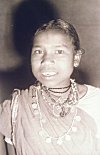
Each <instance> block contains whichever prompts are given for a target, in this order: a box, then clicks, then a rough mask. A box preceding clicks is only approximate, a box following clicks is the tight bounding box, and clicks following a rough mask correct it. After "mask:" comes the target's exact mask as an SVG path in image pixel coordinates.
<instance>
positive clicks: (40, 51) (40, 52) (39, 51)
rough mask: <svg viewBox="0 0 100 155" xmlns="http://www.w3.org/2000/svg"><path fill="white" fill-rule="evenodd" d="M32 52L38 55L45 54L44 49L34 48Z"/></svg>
mask: <svg viewBox="0 0 100 155" xmlns="http://www.w3.org/2000/svg"><path fill="white" fill-rule="evenodd" d="M32 53H33V54H34V55H38V54H43V51H42V50H34V51H33V52H32Z"/></svg>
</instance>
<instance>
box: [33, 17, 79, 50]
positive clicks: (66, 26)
mask: <svg viewBox="0 0 100 155" xmlns="http://www.w3.org/2000/svg"><path fill="white" fill-rule="evenodd" d="M50 29H57V30H61V31H64V33H65V34H67V35H68V36H70V37H71V39H72V44H73V45H74V49H75V50H76V51H77V50H80V40H79V36H78V34H77V32H76V30H75V28H74V26H73V25H71V24H70V23H68V22H65V21H63V20H62V19H56V20H51V21H49V22H48V23H46V24H43V25H42V26H41V27H40V28H38V29H37V31H36V32H35V35H34V37H35V36H36V35H37V34H38V33H40V32H42V31H47V30H50Z"/></svg>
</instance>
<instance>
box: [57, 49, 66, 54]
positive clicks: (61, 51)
mask: <svg viewBox="0 0 100 155" xmlns="http://www.w3.org/2000/svg"><path fill="white" fill-rule="evenodd" d="M56 54H64V50H56Z"/></svg>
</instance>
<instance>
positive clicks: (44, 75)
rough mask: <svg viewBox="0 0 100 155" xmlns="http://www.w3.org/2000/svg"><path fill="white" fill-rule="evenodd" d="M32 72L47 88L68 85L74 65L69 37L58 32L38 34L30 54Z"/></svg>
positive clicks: (72, 48) (49, 31)
mask: <svg viewBox="0 0 100 155" xmlns="http://www.w3.org/2000/svg"><path fill="white" fill-rule="evenodd" d="M31 65H32V72H33V74H34V76H35V77H36V79H37V80H38V81H40V82H41V83H42V84H43V85H45V86H47V87H63V86H66V85H68V84H69V81H70V76H71V74H72V72H73V65H74V46H73V44H72V41H71V39H70V37H69V36H66V34H64V33H63V32H61V31H58V30H48V31H46V32H40V33H38V34H37V35H36V36H35V38H34V42H33V48H32V54H31Z"/></svg>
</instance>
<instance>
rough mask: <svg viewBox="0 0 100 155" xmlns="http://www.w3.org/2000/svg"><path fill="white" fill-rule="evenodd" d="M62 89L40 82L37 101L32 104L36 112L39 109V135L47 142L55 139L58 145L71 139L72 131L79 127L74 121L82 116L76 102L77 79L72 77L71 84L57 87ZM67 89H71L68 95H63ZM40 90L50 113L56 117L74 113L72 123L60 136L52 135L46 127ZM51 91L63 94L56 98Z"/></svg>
mask: <svg viewBox="0 0 100 155" xmlns="http://www.w3.org/2000/svg"><path fill="white" fill-rule="evenodd" d="M60 89H62V90H63V91H55V90H56V88H47V87H45V86H43V85H41V84H39V86H38V87H37V91H36V96H35V101H34V102H33V104H32V107H33V110H34V112H35V111H38V114H39V122H40V127H41V130H40V131H39V135H40V136H41V137H42V138H43V139H44V140H45V142H46V143H52V142H53V141H56V143H57V144H58V145H61V144H62V143H63V141H64V140H70V138H71V136H70V133H71V132H76V131H77V127H75V126H74V122H75V121H80V120H81V118H80V116H77V108H76V104H78V100H79V94H78V88H77V85H76V82H75V80H73V79H71V80H70V85H69V86H68V87H63V88H57V90H60ZM67 91H69V95H68V97H67V98H64V97H62V96H63V95H62V94H64V93H66V92H67ZM39 92H40V93H41V96H42V98H43V100H44V104H45V106H46V108H47V110H48V113H49V114H50V115H51V116H53V117H54V118H57V119H59V118H65V117H68V116H69V115H71V113H72V117H71V123H70V125H69V127H68V128H66V131H65V132H64V133H62V134H61V135H60V136H51V135H50V134H49V133H48V131H47V130H46V129H45V127H44V123H45V120H44V119H43V114H42V111H41V108H40V103H39V96H38V94H39ZM51 92H53V93H57V94H58V93H59V94H61V96H60V97H59V98H58V99H57V100H56V99H54V98H53V97H52V96H51Z"/></svg>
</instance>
